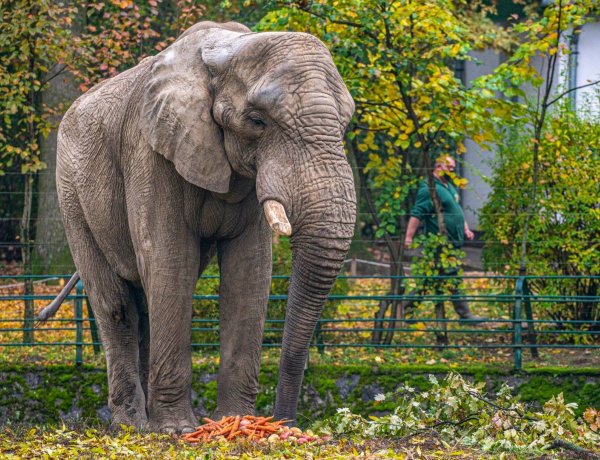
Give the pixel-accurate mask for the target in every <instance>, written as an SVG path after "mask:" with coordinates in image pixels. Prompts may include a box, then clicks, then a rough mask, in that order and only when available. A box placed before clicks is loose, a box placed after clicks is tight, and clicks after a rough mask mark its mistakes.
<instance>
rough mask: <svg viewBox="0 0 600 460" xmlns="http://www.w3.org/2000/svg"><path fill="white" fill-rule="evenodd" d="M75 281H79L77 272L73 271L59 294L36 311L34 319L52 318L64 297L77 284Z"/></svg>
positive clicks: (44, 319)
mask: <svg viewBox="0 0 600 460" xmlns="http://www.w3.org/2000/svg"><path fill="white" fill-rule="evenodd" d="M77 281H79V273H78V272H75V273H74V274H73V276H72V277H71V279H70V280H69V282H68V283H67V284H65V287H64V288H63V289H62V291H60V294H58V295H57V296H56V299H54V300H53V301H52V303H50V305H48V306H46V307H44V308H43V309H42V310H41V311H40V312H39V313H38V316H37V318H36V321H46V320H48V319H49V318H52V317H53V316H54V315H55V314H56V312H57V311H58V309H59V308H60V306H61V305H62V303H63V302H64V300H65V299H66V297H67V296H68V295H69V293H70V292H71V291H72V290H73V288H74V287H75V285H76V284H77Z"/></svg>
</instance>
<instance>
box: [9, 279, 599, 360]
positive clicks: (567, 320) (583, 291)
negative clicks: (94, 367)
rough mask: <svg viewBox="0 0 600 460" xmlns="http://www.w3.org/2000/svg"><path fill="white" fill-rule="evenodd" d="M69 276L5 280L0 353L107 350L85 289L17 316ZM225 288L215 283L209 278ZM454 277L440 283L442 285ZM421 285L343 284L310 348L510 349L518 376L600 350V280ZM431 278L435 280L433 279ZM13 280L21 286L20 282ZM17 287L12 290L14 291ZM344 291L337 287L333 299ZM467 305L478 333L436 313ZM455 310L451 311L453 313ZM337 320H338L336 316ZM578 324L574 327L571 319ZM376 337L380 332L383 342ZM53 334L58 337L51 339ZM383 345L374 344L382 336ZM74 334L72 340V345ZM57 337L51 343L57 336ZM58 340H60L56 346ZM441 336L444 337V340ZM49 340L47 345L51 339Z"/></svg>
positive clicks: (210, 311)
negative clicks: (39, 321)
mask: <svg viewBox="0 0 600 460" xmlns="http://www.w3.org/2000/svg"><path fill="white" fill-rule="evenodd" d="M59 278H68V276H57V277H52V279H49V277H48V276H37V277H36V276H29V277H25V276H18V277H16V276H0V347H31V346H57V347H58V346H60V347H68V348H74V352H75V362H76V363H77V364H81V363H82V362H83V348H84V347H93V348H94V351H95V352H98V351H99V350H100V347H101V343H100V340H99V338H98V334H97V331H96V327H95V320H94V317H93V312H92V310H91V308H90V305H89V302H88V298H87V296H86V295H85V293H84V289H83V285H82V284H81V282H80V283H78V285H77V288H76V290H75V291H74V292H73V293H72V295H70V296H69V297H67V300H66V301H65V305H63V307H62V310H68V311H69V313H70V312H72V314H69V315H65V312H63V313H62V314H61V317H60V318H53V319H51V320H49V321H48V322H47V323H45V324H44V325H43V326H42V327H38V328H35V327H34V326H33V324H32V323H31V321H24V319H23V317H22V315H19V312H20V311H21V310H20V306H21V305H23V304H24V303H25V302H35V303H36V308H35V311H36V312H37V311H39V310H40V309H41V305H43V303H45V302H49V301H50V300H52V299H53V298H54V297H55V295H54V294H39V293H38V294H35V295H24V294H22V293H18V292H17V293H14V292H8V293H7V291H15V290H19V283H23V282H24V281H26V280H29V281H30V282H31V281H33V282H36V283H40V282H47V281H54V282H56V281H55V280H57V279H59ZM203 278H205V279H206V280H212V283H213V284H214V285H217V284H218V277H215V276H206V277H203ZM445 278H449V277H433V279H434V280H438V281H440V282H442V281H444V279H445ZM273 279H274V283H275V282H278V283H279V284H278V285H277V289H276V290H279V291H286V290H285V284H286V281H287V280H288V279H289V277H287V276H274V277H273ZM419 279H423V277H412V278H406V279H405V280H404V281H405V284H406V292H410V294H402V295H392V294H389V292H388V289H389V286H388V285H387V284H386V282H387V281H389V280H390V277H385V276H381V277H376V276H340V277H339V282H340V283H342V284H343V285H344V289H342V290H345V291H346V292H345V293H343V294H332V295H330V297H329V304H328V305H327V306H326V308H325V313H326V315H327V313H329V315H330V316H331V317H324V318H323V319H321V320H319V322H318V324H317V328H316V331H315V337H314V341H313V346H314V347H315V348H316V349H317V350H318V351H319V352H324V351H325V350H326V349H328V348H350V347H353V348H379V349H403V348H407V349H408V348H412V349H436V350H442V349H457V350H460V349H465V350H466V349H483V350H494V349H507V350H512V355H513V362H514V368H515V369H516V370H519V369H521V366H522V359H523V352H524V350H530V352H531V354H532V357H534V358H535V357H537V355H538V352H539V350H547V349H555V350H561V349H589V350H597V349H599V348H600V295H598V294H599V292H598V287H599V285H600V276H591V277H590V276H587V277H582V276H570V277H569V276H544V277H541V276H463V277H461V283H462V285H463V287H464V289H463V290H461V291H459V292H455V293H453V294H439V293H419V292H416V293H415V291H414V288H411V287H410V286H409V285H410V284H411V283H414V282H415V281H417V280H419ZM428 280H430V281H431V280H432V278H428ZM15 281H18V282H19V283H16V284H15ZM11 283H12V284H11ZM339 290H340V289H334V291H333V292H336V291H339ZM458 299H461V300H466V301H468V302H469V304H470V305H471V308H472V309H473V310H474V311H476V312H477V313H479V312H480V311H486V312H487V313H491V315H488V318H487V320H486V321H485V322H484V323H483V324H482V325H479V326H478V327H475V324H474V322H470V321H468V320H459V319H450V318H446V317H442V318H440V317H436V316H435V315H433V310H434V309H433V308H432V305H435V304H441V303H444V302H451V301H452V300H458ZM286 300H287V295H285V294H273V295H271V296H270V298H269V309H268V316H269V319H267V321H266V325H265V334H264V337H265V340H264V343H263V346H264V347H265V348H272V347H279V346H280V345H281V336H282V331H283V323H284V320H283V314H284V313H283V312H284V305H285V302H286ZM409 301H413V302H416V303H418V304H419V305H420V306H419V307H417V308H416V309H415V310H414V311H412V312H410V313H407V312H406V311H404V310H403V308H402V306H403V305H404V304H406V303H408V302H409ZM382 302H383V303H387V304H389V305H395V306H396V307H400V308H396V309H395V310H394V308H391V309H390V310H391V311H392V312H394V311H395V314H392V315H390V314H389V313H388V315H387V316H382V317H378V316H377V314H376V312H377V311H381V305H382ZM446 308H448V307H446ZM217 312H218V295H217V293H216V290H215V292H212V293H208V294H203V295H195V296H194V313H195V314H194V318H193V320H192V340H193V343H192V346H193V347H194V348H196V349H197V348H207V347H213V348H214V347H218V345H219V343H218V327H219V322H218V317H217ZM334 313H335V314H334ZM574 318H575V319H574ZM27 330H30V331H31V330H33V331H34V332H35V342H25V341H24V340H23V337H24V336H25V335H24V332H25V331H27ZM378 333H379V334H378ZM52 334H54V335H53V336H52ZM383 334H385V337H386V339H385V340H382V339H380V340H374V339H373V337H376V336H378V337H380V338H381V337H382V336H383ZM65 335H68V336H69V337H73V335H74V339H70V340H65V338H64V336H65ZM50 336H52V337H54V338H52V337H50ZM57 336H59V338H57ZM441 336H444V337H446V341H445V342H440V341H439V338H440V337H441ZM48 337H50V338H48Z"/></svg>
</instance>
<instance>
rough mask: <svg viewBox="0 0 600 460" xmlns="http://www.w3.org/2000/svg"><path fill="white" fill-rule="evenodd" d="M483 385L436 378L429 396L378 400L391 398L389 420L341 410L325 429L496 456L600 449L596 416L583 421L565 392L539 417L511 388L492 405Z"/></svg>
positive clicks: (400, 394)
mask: <svg viewBox="0 0 600 460" xmlns="http://www.w3.org/2000/svg"><path fill="white" fill-rule="evenodd" d="M483 386H484V385H483V384H470V383H468V382H467V381H466V380H464V379H463V378H462V377H461V376H460V375H458V374H455V373H450V374H449V375H448V376H447V377H446V378H445V379H444V381H443V382H442V383H440V382H439V381H438V379H437V378H435V377H434V376H430V387H429V388H428V389H427V391H421V392H417V391H416V390H415V389H414V388H412V387H410V386H407V385H404V386H401V387H400V388H399V389H398V391H396V392H394V393H392V394H388V395H384V394H380V395H377V396H376V397H375V400H376V401H379V402H384V401H386V400H389V399H391V401H392V403H393V406H394V408H393V410H392V412H391V413H390V414H389V415H384V416H381V417H376V416H371V417H369V419H365V418H363V417H362V416H360V415H357V414H354V413H352V412H351V411H350V410H349V409H348V408H340V409H338V413H337V415H336V416H334V417H333V418H331V419H329V420H326V421H325V422H324V423H323V425H322V430H323V431H324V432H327V433H331V434H337V435H344V436H351V435H354V436H360V437H381V436H383V437H404V436H415V435H418V434H420V433H425V432H427V431H430V430H435V431H436V432H437V433H438V435H439V436H440V438H441V439H442V440H443V441H444V442H445V443H449V442H453V441H454V440H455V439H461V441H462V443H464V444H466V445H477V446H480V447H481V448H482V449H483V450H485V451H496V452H498V451H504V452H515V451H516V452H518V451H521V452H540V453H541V452H543V451H545V450H547V449H549V448H553V447H555V445H556V442H565V441H566V442H568V443H572V444H574V445H578V446H581V447H584V448H596V449H597V448H598V445H599V443H600V435H599V434H598V430H597V427H596V429H595V430H593V429H592V424H593V423H594V422H595V420H596V417H595V412H594V413H592V412H593V411H589V412H587V413H586V417H585V420H580V419H577V417H576V416H575V412H574V409H575V408H576V407H577V404H575V403H566V402H565V401H564V398H563V395H562V393H560V394H558V395H557V396H553V397H552V398H551V399H550V400H549V401H547V402H546V403H545V404H544V406H543V408H542V410H541V411H535V412H533V411H530V410H528V409H527V408H526V406H525V405H524V404H523V403H521V402H519V401H518V400H517V399H516V398H515V397H514V396H513V395H512V393H511V389H510V387H508V386H506V385H505V386H503V387H502V388H501V389H500V391H498V393H497V394H496V396H495V398H494V399H493V400H489V399H487V398H486V396H485V394H484V393H483V391H482V390H483ZM588 420H591V423H590V422H588ZM594 426H595V425H594Z"/></svg>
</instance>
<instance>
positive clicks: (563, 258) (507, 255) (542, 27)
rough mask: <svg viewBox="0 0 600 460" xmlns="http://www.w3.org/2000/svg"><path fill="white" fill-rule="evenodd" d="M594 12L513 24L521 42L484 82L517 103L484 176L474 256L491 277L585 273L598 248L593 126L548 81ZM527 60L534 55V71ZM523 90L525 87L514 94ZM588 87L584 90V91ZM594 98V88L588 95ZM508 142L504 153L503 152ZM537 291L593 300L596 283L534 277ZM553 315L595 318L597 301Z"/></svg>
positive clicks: (563, 9)
mask: <svg viewBox="0 0 600 460" xmlns="http://www.w3.org/2000/svg"><path fill="white" fill-rule="evenodd" d="M599 11H600V6H599V5H597V4H596V2H593V1H591V0H577V1H570V2H566V1H561V0H559V1H557V2H555V3H553V4H551V5H550V6H548V7H547V8H546V9H545V10H544V11H543V13H542V15H541V17H536V16H533V12H532V17H530V18H529V19H528V20H527V21H524V22H521V23H518V24H515V25H514V31H515V33H518V34H520V36H521V37H522V42H521V43H520V45H519V46H518V47H517V48H516V49H515V51H514V53H513V54H512V56H511V57H510V59H508V60H507V62H505V63H504V64H503V65H501V66H500V67H499V68H498V69H497V71H496V72H495V73H494V74H493V75H490V76H488V77H487V80H488V81H487V84H491V85H493V86H495V87H496V88H497V89H498V90H499V91H502V92H503V93H504V94H505V95H507V96H510V97H515V96H517V97H519V98H520V99H519V102H518V105H519V109H518V112H517V113H520V114H521V115H520V116H519V117H515V118H514V123H513V124H512V125H511V126H508V127H506V126H505V127H502V128H501V129H500V131H501V132H502V133H503V135H504V142H501V143H499V145H498V149H497V152H498V153H497V157H496V161H495V165H494V175H493V177H492V179H491V184H492V187H493V190H492V193H491V195H490V197H489V199H488V202H487V203H486V205H485V206H484V207H483V209H482V219H481V225H482V228H483V230H484V234H485V237H486V240H487V241H488V243H487V245H486V248H485V252H484V257H485V261H486V263H487V265H488V266H490V267H491V264H492V263H493V267H492V268H495V269H497V270H499V271H501V272H506V273H519V274H520V275H526V274H539V275H548V274H560V275H584V276H585V275H595V274H597V273H599V270H600V256H599V254H600V252H599V251H598V248H599V242H598V234H600V220H599V218H598V202H597V201H598V200H597V198H598V183H599V182H600V174H599V173H598V168H599V167H600V163H599V160H598V158H599V157H598V152H599V148H600V123H599V122H598V116H597V114H595V115H594V114H593V113H591V112H589V111H586V110H585V109H580V110H579V113H575V112H574V110H573V108H572V107H571V104H570V103H569V101H568V100H567V99H566V98H565V96H567V95H568V94H570V93H572V92H574V91H576V90H577V89H578V88H565V85H564V84H559V82H557V80H556V77H557V73H558V72H557V70H558V61H559V59H560V58H561V56H565V55H568V54H569V50H568V48H567V46H566V43H568V42H569V40H570V36H572V35H573V34H576V33H579V32H580V28H581V27H582V26H583V25H584V24H585V23H586V22H588V21H590V20H591V19H592V18H593V17H594V16H595V15H597V14H598V12H599ZM534 57H537V58H541V59H542V65H541V68H540V67H537V66H536V65H535V64H534V62H535V61H534V59H533V58H534ZM526 84H528V85H530V86H531V87H532V88H533V91H530V92H529V93H527V92H525V91H524V90H523V89H522V88H523V87H524V86H525V85H526ZM598 84H600V81H591V82H589V83H587V84H585V85H584V86H594V85H598ZM599 95H600V88H598V90H597V92H596V98H598V97H599ZM507 146H510V147H507ZM534 285H535V287H536V288H537V289H538V290H546V291H549V293H560V294H569V293H572V292H576V293H577V294H579V295H583V296H595V295H597V293H598V290H599V287H600V282H599V280H597V279H594V278H591V277H590V278H589V279H576V280H562V281H557V280H537V281H535V282H534ZM550 313H551V315H552V316H553V317H555V318H556V319H558V320H560V319H579V320H589V321H596V320H598V318H599V317H600V311H598V308H597V304H595V303H592V302H571V303H567V304H565V305H562V306H561V308H560V309H556V310H555V311H552V312H550Z"/></svg>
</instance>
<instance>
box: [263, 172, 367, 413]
mask: <svg viewBox="0 0 600 460" xmlns="http://www.w3.org/2000/svg"><path fill="white" fill-rule="evenodd" d="M337 167H338V168H339V169H341V171H340V170H338V174H339V177H338V178H336V179H335V180H331V179H329V178H328V180H324V181H316V183H317V184H318V185H316V186H315V185H314V184H313V185H312V187H311V186H307V190H310V193H307V194H306V195H305V197H304V199H303V200H302V201H303V206H302V209H300V210H299V214H298V215H296V216H295V217H296V218H294V219H292V238H291V243H292V276H291V280H290V287H289V292H288V304H287V311H286V318H285V327H284V333H283V347H282V354H281V365H280V369H279V381H278V385H277V399H276V405H275V417H276V418H277V419H287V420H291V421H292V423H294V422H295V419H296V410H297V404H298V397H299V393H300V385H301V383H302V378H303V374H304V366H305V363H306V359H307V356H308V349H309V345H310V341H311V338H312V335H313V333H314V329H315V326H316V323H317V320H318V319H319V318H320V316H321V312H322V310H323V305H324V303H325V301H326V300H327V297H328V295H329V292H330V291H331V288H332V286H333V283H334V282H335V279H336V276H337V275H338V273H339V270H340V268H341V266H342V263H343V261H344V258H345V256H346V252H347V250H348V247H349V246H350V242H351V240H352V235H353V230H354V222H355V219H356V198H355V194H354V187H353V184H352V176H351V175H350V177H349V178H348V177H347V175H349V174H351V171H350V167H349V166H348V164H347V163H346V162H345V161H343V162H340V163H339V164H338V165H337ZM315 188H319V190H315ZM267 219H268V218H267Z"/></svg>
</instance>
